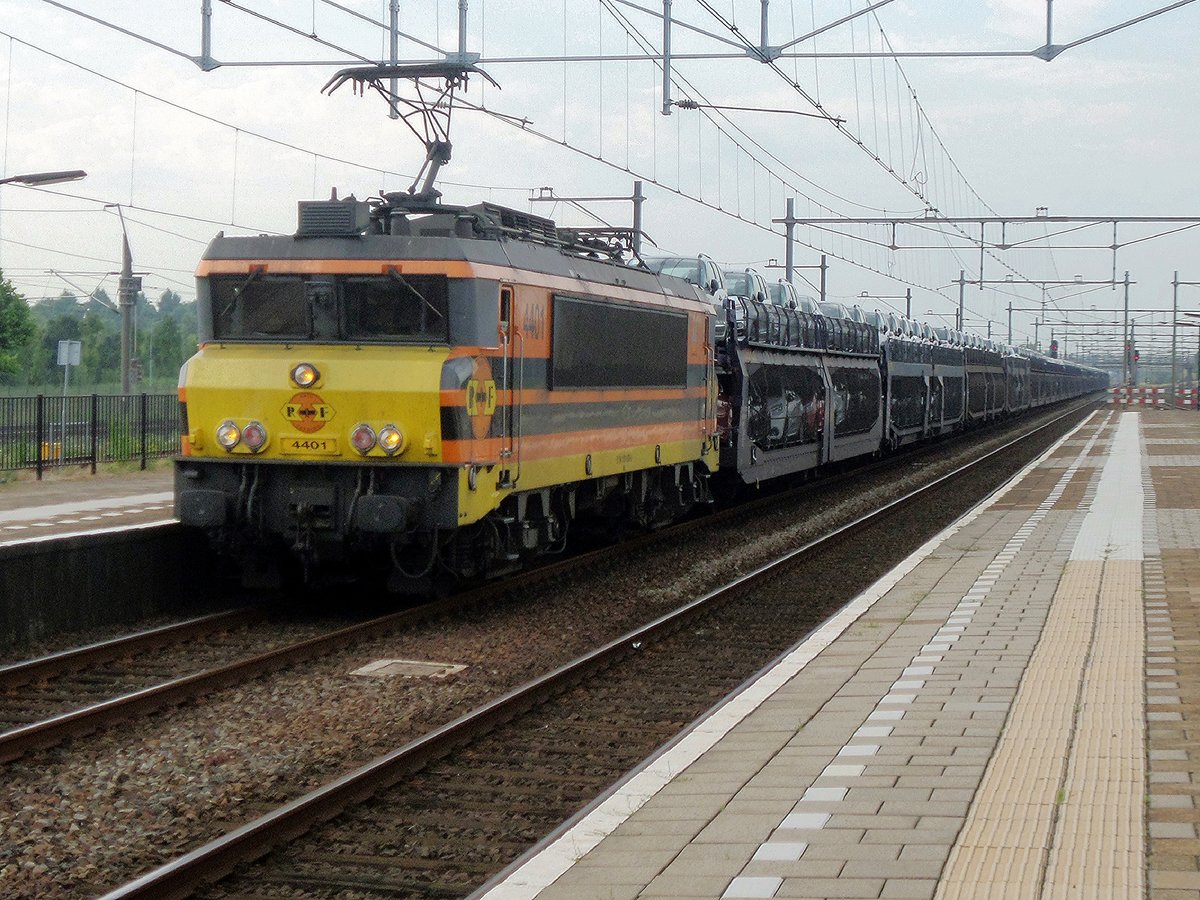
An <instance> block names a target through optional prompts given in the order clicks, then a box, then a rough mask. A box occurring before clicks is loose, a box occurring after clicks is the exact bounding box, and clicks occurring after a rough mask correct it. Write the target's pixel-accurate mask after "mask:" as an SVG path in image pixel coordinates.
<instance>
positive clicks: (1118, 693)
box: [481, 409, 1200, 900]
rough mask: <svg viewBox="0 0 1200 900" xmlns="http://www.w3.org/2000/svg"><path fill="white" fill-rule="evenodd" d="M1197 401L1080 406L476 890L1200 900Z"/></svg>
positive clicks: (562, 894) (542, 894) (546, 898)
mask: <svg viewBox="0 0 1200 900" xmlns="http://www.w3.org/2000/svg"><path fill="white" fill-rule="evenodd" d="M1198 601H1200V416H1197V414H1196V413H1195V412H1194V411H1175V410H1157V409H1146V410H1141V411H1136V412H1135V411H1121V410H1106V411H1098V412H1096V413H1094V414H1093V415H1092V416H1091V417H1090V418H1089V419H1088V420H1087V421H1086V422H1084V423H1083V424H1082V425H1081V426H1080V427H1079V428H1077V429H1076V430H1075V431H1073V432H1072V433H1071V434H1069V435H1068V436H1067V437H1066V438H1064V439H1063V440H1061V441H1060V442H1058V444H1056V445H1055V446H1054V447H1052V448H1051V449H1050V450H1049V451H1047V453H1045V454H1044V455H1043V456H1042V457H1040V458H1039V459H1038V460H1035V461H1034V462H1033V463H1032V464H1030V465H1029V466H1028V467H1026V468H1025V469H1024V470H1023V471H1022V472H1021V473H1019V474H1018V475H1017V476H1016V477H1015V478H1014V479H1013V480H1011V481H1010V482H1009V483H1008V484H1007V485H1006V486H1005V487H1004V488H1002V489H1001V490H999V491H997V492H996V493H995V494H993V495H992V496H991V497H990V498H988V499H987V500H985V501H984V502H983V503H981V504H980V505H978V506H977V507H976V508H975V509H973V510H972V511H971V512H969V513H968V514H967V515H965V516H964V517H962V518H961V519H959V520H958V521H957V522H955V523H954V524H953V525H952V526H950V527H949V528H947V529H946V530H945V531H943V532H942V533H941V534H939V535H938V536H936V537H935V538H933V539H932V540H930V541H929V542H928V543H926V544H925V545H924V546H923V547H921V548H920V549H919V550H918V551H916V552H915V553H914V554H913V555H912V556H910V557H909V558H908V559H907V560H905V561H904V562H903V563H901V564H900V565H899V566H898V567H897V568H896V569H894V570H893V571H892V572H891V573H889V574H888V575H887V576H885V577H884V578H882V579H881V580H880V581H879V582H877V583H876V584H875V585H874V586H872V587H871V588H870V589H868V590H867V591H866V592H864V593H863V594H862V595H860V596H859V597H858V598H856V599H855V600H854V601H852V602H851V603H850V604H849V605H848V606H847V607H846V608H845V609H843V610H842V611H841V612H839V613H838V614H837V615H836V616H834V618H833V619H831V620H830V621H829V622H828V623H827V624H826V625H824V626H823V627H822V628H821V629H820V630H819V631H818V632H817V633H815V634H813V635H812V636H810V637H809V638H808V639H807V640H805V641H804V642H803V643H801V644H799V645H797V646H796V647H795V648H794V649H793V650H792V651H791V652H790V653H789V654H787V655H786V656H785V657H784V658H782V660H781V661H780V662H779V663H778V664H776V665H775V666H774V667H772V668H771V669H770V670H768V671H767V672H766V673H765V674H764V675H763V676H762V677H761V678H759V679H757V680H755V681H754V682H753V683H751V684H749V685H747V686H745V687H744V688H743V689H742V690H741V691H739V692H738V693H736V694H734V695H733V696H731V697H730V698H728V699H727V700H726V701H725V702H724V703H723V704H722V705H721V706H719V707H718V708H717V709H716V710H714V711H713V712H712V713H711V714H710V715H709V716H707V717H706V718H705V719H704V720H703V721H701V722H700V723H698V724H696V725H695V726H694V727H693V728H692V729H690V730H689V731H688V732H687V733H686V734H684V735H682V736H681V737H680V738H679V739H677V740H676V741H674V742H673V743H672V744H671V745H670V746H668V747H666V748H665V749H664V750H662V751H661V752H660V753H659V754H657V755H656V756H655V757H653V758H651V759H650V760H648V761H647V762H646V763H645V764H644V765H643V767H642V768H641V769H639V770H638V771H637V772H635V773H633V774H632V775H631V776H630V777H629V778H627V779H626V780H625V781H624V782H622V783H621V784H620V785H618V786H617V787H616V788H615V789H614V790H613V791H612V792H610V794H609V795H607V796H606V797H604V798H602V799H601V800H599V801H598V802H597V803H595V804H593V805H592V806H591V807H590V808H589V809H588V810H585V811H584V813H583V814H581V815H580V816H579V817H577V818H576V819H575V820H573V821H572V822H570V823H568V824H567V825H566V826H565V827H564V829H562V830H561V831H560V832H559V833H558V834H557V835H556V836H554V837H553V838H551V839H550V840H549V841H548V842H546V844H545V845H544V846H541V847H538V848H535V851H534V852H533V853H531V854H529V855H527V856H526V857H524V858H522V859H521V860H518V861H517V862H516V863H515V864H514V865H513V866H512V867H510V869H509V870H508V871H507V872H505V873H504V874H503V875H502V876H501V879H500V880H498V881H497V882H495V883H494V884H492V885H489V886H486V887H485V889H484V890H483V891H482V892H481V895H482V896H485V897H487V898H489V900H516V898H533V897H539V898H543V900H565V898H571V900H579V898H608V900H613V898H626V897H710V898H725V897H807V898H825V897H842V898H845V897H854V898H901V897H904V898H945V900H951V898H956V900H957V898H973V900H974V898H1058V897H1062V898H1068V897H1070V898H1107V897H1118V898H1124V897H1129V898H1140V897H1144V896H1149V897H1150V898H1153V900H1175V898H1193V900H1200V871H1198V868H1200V867H1198V862H1200V837H1198V835H1197V828H1198V827H1200V810H1198V809H1197V807H1196V802H1195V801H1196V796H1197V793H1198V792H1200V791H1198V788H1197V784H1198V781H1200V774H1198V773H1200V738H1198V737H1197V730H1196V729H1197V727H1198V726H1200V657H1198V655H1197V652H1196V651H1197V646H1198V645H1200V604H1198Z"/></svg>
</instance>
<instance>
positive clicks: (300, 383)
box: [291, 363, 321, 388]
mask: <svg viewBox="0 0 1200 900" xmlns="http://www.w3.org/2000/svg"><path fill="white" fill-rule="evenodd" d="M291 375H292V382H293V383H294V384H295V385H296V387H302V388H306V387H312V386H313V385H314V384H316V383H317V382H318V381H320V380H321V373H320V372H318V371H317V367H316V366H314V365H312V364H311V363H300V364H299V365H298V366H296V367H295V368H294V369H292V372H291Z"/></svg>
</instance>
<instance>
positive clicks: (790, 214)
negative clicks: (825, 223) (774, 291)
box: [783, 197, 796, 284]
mask: <svg viewBox="0 0 1200 900" xmlns="http://www.w3.org/2000/svg"><path fill="white" fill-rule="evenodd" d="M783 227H784V229H785V233H786V235H787V245H786V246H785V247H784V248H783V277H784V278H786V279H787V283H788V284H791V283H792V276H793V275H794V274H795V267H796V251H795V247H794V246H793V243H794V240H793V239H794V238H795V235H796V199H795V198H794V197H788V198H787V216H786V220H785V221H784V223H783Z"/></svg>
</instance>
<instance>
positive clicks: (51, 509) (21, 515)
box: [0, 491, 175, 524]
mask: <svg viewBox="0 0 1200 900" xmlns="http://www.w3.org/2000/svg"><path fill="white" fill-rule="evenodd" d="M174 496H175V495H174V493H173V492H171V491H158V492H157V493H153V494H138V495H137V496H133V497H106V498H102V499H99V500H80V501H77V502H75V503H50V504H47V505H45V506H30V507H25V508H23V509H10V510H5V511H3V512H0V524H4V523H9V522H28V521H31V520H33V519H53V518H56V517H57V516H71V515H75V514H76V513H81V512H97V511H99V510H105V509H127V508H129V507H131V506H145V505H146V504H147V503H166V502H167V501H168V500H171V499H172V498H173V497H174Z"/></svg>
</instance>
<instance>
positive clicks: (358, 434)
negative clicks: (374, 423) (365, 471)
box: [350, 423, 375, 456]
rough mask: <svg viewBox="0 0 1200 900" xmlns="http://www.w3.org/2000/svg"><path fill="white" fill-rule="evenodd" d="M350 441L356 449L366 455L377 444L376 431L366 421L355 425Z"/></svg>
mask: <svg viewBox="0 0 1200 900" xmlns="http://www.w3.org/2000/svg"><path fill="white" fill-rule="evenodd" d="M350 443H351V444H352V445H353V446H354V449H355V450H357V451H358V452H359V453H361V454H362V455H363V456H366V455H367V454H368V453H370V452H371V448H372V447H374V446H375V432H374V430H372V428H371V426H370V425H367V424H366V423H363V424H362V425H355V426H354V430H353V431H351V432H350Z"/></svg>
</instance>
